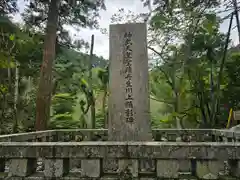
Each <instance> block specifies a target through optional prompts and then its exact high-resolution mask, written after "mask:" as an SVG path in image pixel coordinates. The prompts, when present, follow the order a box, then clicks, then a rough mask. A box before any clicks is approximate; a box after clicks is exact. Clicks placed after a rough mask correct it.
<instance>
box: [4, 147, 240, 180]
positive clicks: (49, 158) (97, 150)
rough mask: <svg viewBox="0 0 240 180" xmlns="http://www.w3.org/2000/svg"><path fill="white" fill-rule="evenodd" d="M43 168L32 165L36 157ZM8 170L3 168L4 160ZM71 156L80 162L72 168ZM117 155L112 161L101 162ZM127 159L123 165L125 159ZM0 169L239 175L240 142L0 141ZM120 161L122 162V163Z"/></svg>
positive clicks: (76, 175)
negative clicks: (146, 164)
mask: <svg viewBox="0 0 240 180" xmlns="http://www.w3.org/2000/svg"><path fill="white" fill-rule="evenodd" d="M38 158H43V159H44V167H45V168H44V169H43V170H42V171H37V170H36V167H37V159H38ZM5 159H9V160H10V162H9V165H8V166H9V172H8V173H4V168H3V166H4V164H3V162H4V160H5ZM71 159H79V160H80V161H81V166H80V167H79V169H78V170H75V171H72V170H71V168H70V166H69V161H70V160H71ZM106 159H108V160H109V159H112V160H115V161H117V162H118V163H117V164H116V167H109V166H108V164H106V163H104V162H105V160H106ZM149 159H151V160H153V161H154V162H155V163H154V166H153V167H152V168H150V169H141V168H139V167H140V164H139V162H140V160H141V161H148V160H149ZM123 161H124V162H126V161H127V162H128V163H127V166H126V163H122V162H123ZM0 162H1V166H2V169H1V171H2V172H1V173H0V174H1V175H2V176H4V175H5V176H6V177H7V176H9V177H11V179H13V177H16V178H18V179H44V177H46V178H53V177H55V178H57V179H68V180H75V179H94V178H96V179H97V178H102V179H116V178H120V177H121V178H122V179H127V178H135V179H142V180H145V179H151V178H152V179H156V177H158V178H163V179H164V178H177V179H180V178H181V177H182V178H183V179H184V178H185V179H189V178H200V179H219V178H220V177H221V178H228V179H229V178H230V177H232V178H236V179H239V178H240V173H239V171H238V170H239V168H240V163H239V162H240V144H239V143H224V144H223V143H222V144H220V143H213V142H205V143H204V142H191V143H184V142H129V143H127V142H79V143H78V142H42V143H38V142H35V143H34V142H1V143H0ZM122 165H124V166H122Z"/></svg>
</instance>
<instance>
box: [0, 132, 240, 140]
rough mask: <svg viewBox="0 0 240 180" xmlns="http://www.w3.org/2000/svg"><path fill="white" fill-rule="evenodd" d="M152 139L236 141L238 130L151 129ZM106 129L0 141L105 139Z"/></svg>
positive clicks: (32, 134)
mask: <svg viewBox="0 0 240 180" xmlns="http://www.w3.org/2000/svg"><path fill="white" fill-rule="evenodd" d="M152 133H153V141H168V142H176V141H187V142H189V141H190V142H238V141H240V132H234V131H230V130H219V129H184V130H178V129H153V130H152ZM107 134H108V131H107V129H60V130H48V131H38V132H29V133H18V134H10V135H0V142H72V141H75V142H80V141H106V140H107V139H108V135H107Z"/></svg>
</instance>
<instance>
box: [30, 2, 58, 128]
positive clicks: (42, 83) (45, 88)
mask: <svg viewBox="0 0 240 180" xmlns="http://www.w3.org/2000/svg"><path fill="white" fill-rule="evenodd" d="M59 4H60V0H51V3H50V6H49V12H48V22H47V27H46V35H45V41H44V52H43V63H42V67H41V72H40V79H39V86H38V93H37V102H36V123H35V129H36V130H37V131H38V130H45V129H47V123H48V120H49V118H50V104H51V93H52V66H53V61H54V59H55V45H56V37H57V25H58V9H59Z"/></svg>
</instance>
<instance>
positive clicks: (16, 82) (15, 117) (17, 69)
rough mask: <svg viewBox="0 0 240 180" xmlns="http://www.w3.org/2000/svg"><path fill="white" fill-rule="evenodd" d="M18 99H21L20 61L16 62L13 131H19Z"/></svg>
mask: <svg viewBox="0 0 240 180" xmlns="http://www.w3.org/2000/svg"><path fill="white" fill-rule="evenodd" d="M18 99H19V63H18V62H16V68H15V86H14V122H13V133H17V132H18V124H19V123H18V109H17V105H18Z"/></svg>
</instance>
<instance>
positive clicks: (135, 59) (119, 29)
mask: <svg viewBox="0 0 240 180" xmlns="http://www.w3.org/2000/svg"><path fill="white" fill-rule="evenodd" d="M146 35H147V28H146V24H145V23H134V24H115V25H110V43H109V45H110V66H109V72H110V77H109V91H110V95H109V124H108V137H109V140H110V141H151V140H152V133H151V123H150V108H149V106H150V103H149V92H148V89H149V87H148V54H147V38H146Z"/></svg>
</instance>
